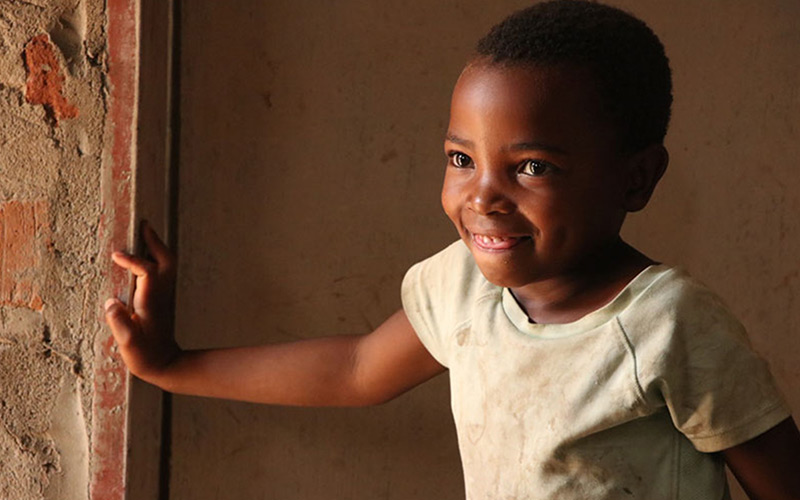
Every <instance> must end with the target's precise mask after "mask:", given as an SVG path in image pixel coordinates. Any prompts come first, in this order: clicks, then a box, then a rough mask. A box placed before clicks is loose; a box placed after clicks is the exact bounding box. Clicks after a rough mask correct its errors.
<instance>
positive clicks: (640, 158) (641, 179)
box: [625, 144, 669, 212]
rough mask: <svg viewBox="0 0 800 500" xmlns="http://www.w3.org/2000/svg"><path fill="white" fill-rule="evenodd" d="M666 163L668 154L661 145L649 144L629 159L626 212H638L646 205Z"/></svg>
mask: <svg viewBox="0 0 800 500" xmlns="http://www.w3.org/2000/svg"><path fill="white" fill-rule="evenodd" d="M668 163H669V153H667V150H666V148H664V146H663V145H662V144H651V145H650V146H647V147H646V148H644V149H642V150H641V151H638V152H637V153H634V154H633V155H632V156H631V157H630V158H629V160H628V188H627V190H626V191H625V210H626V211H628V212H638V211H639V210H641V209H643V208H644V207H645V206H646V205H647V202H648V201H650V196H652V194H653V191H654V190H655V188H656V184H658V181H659V180H660V179H661V176H662V175H664V172H665V171H666V170H667V164H668Z"/></svg>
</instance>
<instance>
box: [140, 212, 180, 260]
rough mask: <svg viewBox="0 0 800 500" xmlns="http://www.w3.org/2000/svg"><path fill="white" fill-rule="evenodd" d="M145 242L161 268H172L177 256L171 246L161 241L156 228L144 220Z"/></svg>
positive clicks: (143, 232)
mask: <svg viewBox="0 0 800 500" xmlns="http://www.w3.org/2000/svg"><path fill="white" fill-rule="evenodd" d="M142 226H143V231H142V234H143V236H144V242H145V244H147V251H148V252H150V255H152V256H153V258H154V259H155V260H156V262H158V267H159V269H167V268H171V267H172V265H173V264H174V262H175V256H174V255H173V254H172V252H171V251H170V249H169V247H167V245H166V244H165V243H164V242H163V241H161V238H159V237H158V234H157V233H156V231H155V229H153V228H152V227H151V226H150V224H149V223H147V222H143V223H142Z"/></svg>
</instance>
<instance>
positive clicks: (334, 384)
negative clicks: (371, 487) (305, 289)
mask: <svg viewBox="0 0 800 500" xmlns="http://www.w3.org/2000/svg"><path fill="white" fill-rule="evenodd" d="M144 237H145V242H146V243H147V246H148V249H149V250H150V253H151V254H152V255H153V257H154V259H155V261H154V262H151V261H148V260H146V259H140V258H136V257H132V256H128V255H125V254H121V253H117V254H114V256H113V258H114V261H115V262H116V263H117V264H118V265H120V266H122V267H124V268H126V269H129V270H130V271H131V272H132V273H133V274H134V275H136V292H135V294H134V297H133V301H132V303H133V312H131V311H129V310H128V309H127V308H126V307H125V306H124V305H123V304H122V303H121V302H119V301H118V300H116V299H109V300H108V301H107V302H106V321H107V322H108V324H109V325H110V327H111V331H112V333H113V335H114V338H115V339H116V341H117V344H118V346H119V350H120V354H121V355H122V359H123V361H124V362H125V364H126V365H127V366H128V368H129V369H130V370H131V372H132V373H133V374H134V375H136V376H138V377H139V378H142V379H143V380H145V381H147V382H150V383H152V384H155V385H157V386H159V387H161V388H163V389H165V390H167V391H171V392H177V393H181V394H191V395H197V396H210V397H219V398H228V399H237V400H242V401H251V402H259V403H270V404H286V405H303V406H363V405H369V404H377V403H382V402H384V401H388V400H390V399H392V398H394V397H396V396H398V395H400V394H402V393H403V392H405V391H407V390H409V389H411V388H412V387H414V386H416V385H418V384H420V383H422V382H424V381H425V380H428V379H430V378H431V377H433V376H435V375H437V374H439V373H441V372H443V371H444V370H445V368H444V367H443V366H441V365H440V364H439V363H438V362H436V360H435V359H434V358H433V357H432V356H431V355H430V354H429V353H428V351H427V350H426V349H425V347H424V346H423V345H422V343H421V342H420V341H419V339H418V338H417V335H416V333H415V332H414V329H413V327H412V326H411V324H410V323H409V321H408V318H407V317H406V315H405V313H404V312H403V311H402V310H400V311H398V312H396V313H395V314H394V315H392V316H391V317H390V318H389V319H388V320H386V322H384V323H383V324H382V325H381V326H379V327H378V328H377V329H376V330H375V331H374V332H372V333H370V334H368V335H361V336H336V337H328V338H320V339H313V340H304V341H299V342H291V343H286V344H274V345H265V346H257V347H240V348H231V349H215V350H202V351H184V350H182V349H180V348H179V347H178V345H177V344H176V343H175V342H174V340H173V339H172V338H171V336H170V334H169V332H170V331H171V325H172V315H173V309H174V308H173V307H172V296H173V293H174V282H175V272H174V269H175V259H174V257H173V256H172V255H171V253H170V252H169V250H168V249H167V248H166V246H164V244H163V243H162V242H161V241H160V240H159V239H158V237H157V236H156V235H155V233H154V232H153V230H152V229H151V228H149V227H146V228H145V230H144Z"/></svg>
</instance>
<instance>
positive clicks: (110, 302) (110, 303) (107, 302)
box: [103, 299, 117, 311]
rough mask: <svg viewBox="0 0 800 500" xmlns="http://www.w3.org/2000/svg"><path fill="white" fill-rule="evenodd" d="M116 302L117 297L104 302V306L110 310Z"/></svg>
mask: <svg viewBox="0 0 800 500" xmlns="http://www.w3.org/2000/svg"><path fill="white" fill-rule="evenodd" d="M116 302H117V301H116V300H115V299H108V300H106V303H105V304H103V308H104V309H105V310H106V311H108V310H109V309H111V306H113V305H114V304H115V303H116Z"/></svg>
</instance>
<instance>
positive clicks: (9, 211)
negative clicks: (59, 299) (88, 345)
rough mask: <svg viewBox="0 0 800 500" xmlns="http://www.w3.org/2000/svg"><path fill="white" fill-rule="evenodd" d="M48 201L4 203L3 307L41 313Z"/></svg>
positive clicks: (0, 214)
mask: <svg viewBox="0 0 800 500" xmlns="http://www.w3.org/2000/svg"><path fill="white" fill-rule="evenodd" d="M47 210H48V202H47V200H36V201H9V202H5V203H0V304H3V305H11V306H17V307H27V308H30V309H34V310H37V311H40V310H41V309H42V305H43V304H42V299H41V297H40V295H39V293H40V289H41V283H40V279H39V273H40V271H39V265H40V262H41V253H42V252H43V251H44V247H45V246H46V243H47V239H48V234H47V233H48V227H47Z"/></svg>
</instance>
